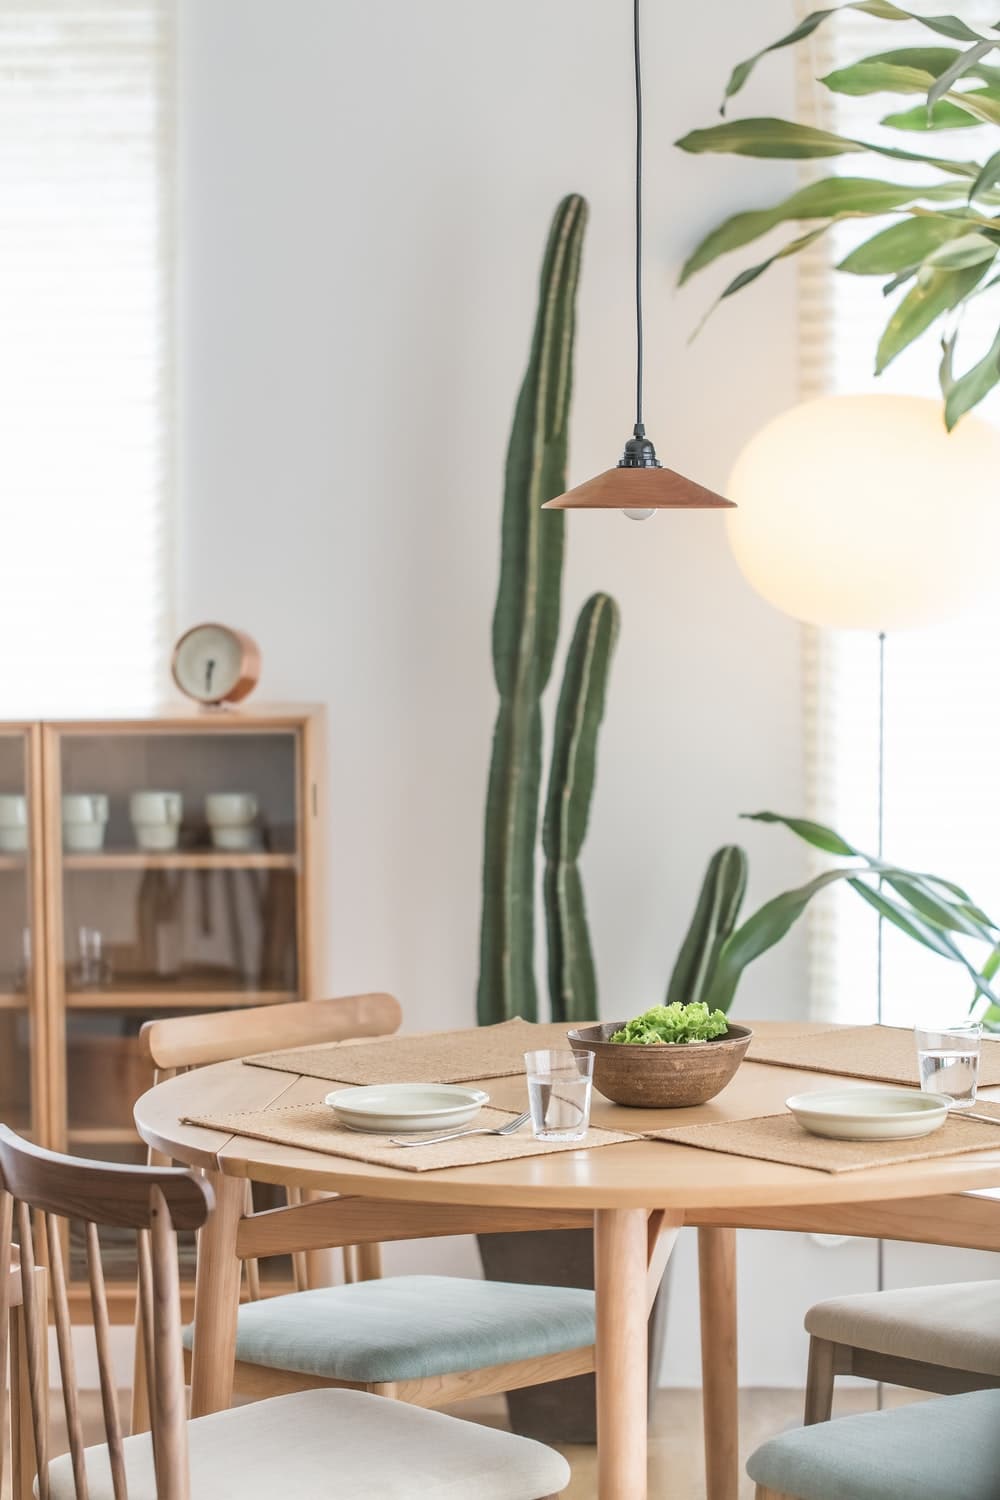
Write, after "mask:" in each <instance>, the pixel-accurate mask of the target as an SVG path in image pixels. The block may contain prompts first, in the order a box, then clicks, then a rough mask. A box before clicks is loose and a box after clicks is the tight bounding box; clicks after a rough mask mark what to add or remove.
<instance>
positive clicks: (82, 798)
mask: <svg viewBox="0 0 1000 1500" xmlns="http://www.w3.org/2000/svg"><path fill="white" fill-rule="evenodd" d="M108 811H109V805H108V799H107V797H106V796H105V794H104V793H103V792H71V793H68V794H67V795H66V796H65V797H64V798H63V799H62V825H63V848H64V849H67V850H71V851H73V852H74V853H77V854H85V853H93V852H94V851H96V850H98V849H103V848H104V835H105V833H106V831H107V827H108Z"/></svg>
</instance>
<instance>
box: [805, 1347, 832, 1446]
mask: <svg viewBox="0 0 1000 1500" xmlns="http://www.w3.org/2000/svg"><path fill="white" fill-rule="evenodd" d="M836 1352H837V1345H836V1344H834V1343H833V1342H832V1341H831V1340H830V1339H818V1338H815V1337H813V1338H810V1340H809V1364H808V1367H807V1369H806V1408H805V1416H804V1417H803V1421H804V1423H805V1425H806V1426H807V1427H812V1426H813V1425H814V1424H815V1423H816V1422H829V1420H830V1413H831V1412H832V1411H833V1377H834V1356H835V1355H836Z"/></svg>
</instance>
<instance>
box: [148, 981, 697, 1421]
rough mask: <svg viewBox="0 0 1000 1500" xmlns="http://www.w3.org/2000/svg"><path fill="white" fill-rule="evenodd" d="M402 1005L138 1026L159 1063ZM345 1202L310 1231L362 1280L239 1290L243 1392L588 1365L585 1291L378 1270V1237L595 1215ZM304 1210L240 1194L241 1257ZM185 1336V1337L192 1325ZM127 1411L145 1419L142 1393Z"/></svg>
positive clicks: (275, 1246) (193, 1062)
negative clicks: (335, 1225)
mask: <svg viewBox="0 0 1000 1500" xmlns="http://www.w3.org/2000/svg"><path fill="white" fill-rule="evenodd" d="M390 1007H391V1009H390ZM264 1011H266V1014H265V1013H263V1012H264ZM399 1015H400V1012H399V1007H398V1004H397V1002H396V1001H395V1000H393V999H392V998H391V997H390V996H387V995H381V996H353V997H350V998H349V999H346V1000H327V1001H317V1002H307V1003H305V1004H302V1005H282V1006H274V1007H264V1008H253V1009H248V1010H243V1011H235V1012H232V1011H231V1012H228V1013H225V1014H219V1015H200V1016H183V1017H178V1018H176V1019H172V1020H164V1021H152V1022H149V1023H147V1025H146V1026H145V1027H144V1028H143V1031H142V1033H141V1037H142V1042H143V1046H144V1047H145V1049H146V1053H147V1056H148V1057H149V1060H150V1062H151V1063H152V1064H153V1066H154V1067H155V1068H156V1069H157V1070H158V1074H159V1076H164V1075H165V1074H166V1073H167V1072H168V1071H170V1072H172V1071H176V1070H178V1069H180V1068H188V1067H197V1066H200V1065H203V1064H206V1063H209V1062H220V1061H223V1060H226V1059H230V1058H235V1057H241V1056H246V1055H247V1054H249V1053H251V1052H255V1051H261V1050H264V1049H265V1048H267V1047H283V1046H295V1045H300V1044H302V1043H303V1042H304V1041H305V1040H306V1038H307V1033H308V1040H309V1041H311V1042H314V1043H315V1042H319V1041H331V1040H340V1039H342V1038H344V1037H347V1036H351V1035H356V1034H357V1032H356V1031H355V1030H348V1029H347V1027H348V1026H351V1027H355V1026H356V1025H357V1024H358V1021H359V1019H360V1018H361V1017H364V1018H367V1020H368V1021H369V1022H370V1023H372V1024H373V1025H374V1024H376V1023H377V1024H378V1025H379V1026H380V1027H381V1029H383V1030H395V1027H396V1025H398V1021H399ZM286 1018H287V1021H288V1025H287V1027H286V1025H285V1022H286ZM265 1032H266V1036H265ZM339 1204H340V1205H341V1209H342V1217H341V1218H340V1221H339V1222H340V1225H341V1233H340V1234H339V1236H336V1235H334V1236H332V1235H331V1233H330V1229H329V1214H328V1212H327V1211H326V1210H324V1226H323V1230H322V1236H321V1238H319V1237H318V1242H319V1243H322V1244H323V1245H324V1246H326V1247H329V1248H345V1249H347V1250H349V1251H350V1252H351V1255H352V1257H353V1256H354V1255H356V1257H357V1273H356V1275H357V1279H356V1280H355V1281H353V1283H352V1282H350V1281H349V1282H348V1283H347V1284H345V1285H343V1286H336V1287H317V1288H314V1289H311V1290H305V1291H302V1290H299V1291H296V1292H295V1293H292V1294H289V1295H286V1296H282V1297H269V1298H262V1299H260V1300H256V1299H254V1298H251V1300H250V1301H249V1302H246V1303H244V1305H243V1306H241V1308H240V1314H239V1320H238V1334H237V1349H236V1357H237V1362H236V1366H235V1382H234V1389H235V1391H236V1392H237V1393H238V1394H241V1395H244V1396H251V1397H262V1396H274V1395H278V1394H282V1393H285V1392H290V1391H301V1390H307V1389H314V1388H323V1387H338V1388H341V1389H344V1388H346V1389H354V1390H364V1391H368V1392H371V1393H373V1394H376V1395H385V1396H392V1397H395V1398H396V1399H397V1400H401V1401H406V1402H410V1403H412V1404H414V1405H418V1406H424V1407H437V1406H446V1405H449V1404H451V1403H453V1402H456V1401H462V1400H467V1399H470V1398H473V1397H479V1396H486V1395H496V1394H499V1393H502V1392H504V1391H509V1390H515V1389H517V1388H519V1387H521V1386H528V1385H539V1384H542V1383H544V1382H546V1381H549V1380H562V1379H565V1378H567V1377H569V1376H573V1375H586V1374H589V1373H591V1372H592V1371H593V1369H594V1296H593V1293H592V1292H589V1291H586V1290H582V1289H580V1288H577V1287H535V1286H523V1285H514V1284H510V1283H506V1282H489V1281H481V1280H478V1279H463V1278H459V1277H427V1276H397V1277H390V1278H385V1279H380V1272H381V1260H380V1254H381V1252H380V1245H381V1243H382V1242H384V1241H387V1240H404V1239H421V1238H428V1237H434V1236H439V1235H455V1234H475V1233H479V1232H489V1231H491V1230H507V1231H517V1230H526V1229H539V1228H578V1227H581V1226H582V1225H584V1224H586V1225H588V1226H589V1224H590V1216H589V1215H585V1214H578V1213H577V1214H574V1213H570V1214H568V1215H566V1214H564V1215H561V1216H560V1215H551V1214H538V1213H534V1214H529V1213H524V1212H521V1211H517V1212H514V1211H510V1212H508V1211H506V1210H504V1211H499V1210H490V1209H456V1208H450V1207H447V1206H442V1207H437V1208H425V1207H422V1206H418V1205H412V1204H404V1203H379V1202H369V1201H365V1200H363V1199H360V1198H347V1197H345V1198H343V1199H341V1200H339ZM327 1207H328V1205H327ZM309 1217H310V1205H309V1204H308V1203H306V1204H301V1205H297V1204H295V1203H294V1202H293V1203H291V1204H290V1206H289V1208H288V1209H278V1210H271V1211H269V1212H265V1213H259V1214H253V1211H252V1205H250V1204H249V1202H248V1207H247V1216H246V1218H245V1219H244V1220H243V1223H242V1226H241V1233H240V1238H239V1240H238V1243H237V1253H238V1254H239V1255H240V1257H241V1259H242V1260H243V1261H244V1262H248V1261H252V1260H253V1259H254V1258H255V1257H256V1256H258V1255H261V1254H263V1255H267V1254H272V1255H277V1254H282V1253H285V1252H286V1251H287V1250H288V1248H289V1246H290V1245H292V1244H294V1243H297V1239H296V1235H300V1234H301V1231H302V1229H303V1227H304V1226H308V1222H309ZM293 1223H294V1225H295V1226H296V1227H295V1231H294V1232H293V1229H292V1226H293ZM661 1228H662V1215H659V1214H653V1215H651V1218H650V1235H649V1302H650V1306H651V1305H652V1300H653V1298H654V1297H655V1295H656V1290H657V1287H658V1286H659V1282H660V1279H661V1277H662V1274H663V1267H664V1266H665V1264H666V1259H667V1255H668V1254H669V1249H670V1246H671V1244H672V1243H673V1236H674V1231H672V1230H667V1231H665V1232H664V1233H663V1234H661V1232H660V1231H661ZM306 1237H307V1238H308V1232H307V1234H306ZM300 1285H301V1283H300ZM185 1341H186V1343H188V1344H190V1342H191V1340H190V1331H187V1332H186V1334H185ZM138 1385H139V1383H138V1382H137V1388H138ZM135 1421H136V1424H141V1422H142V1411H141V1403H139V1404H137V1409H136V1412H135Z"/></svg>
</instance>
